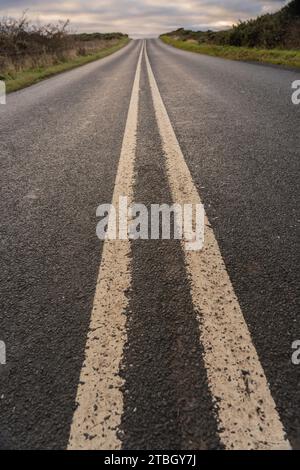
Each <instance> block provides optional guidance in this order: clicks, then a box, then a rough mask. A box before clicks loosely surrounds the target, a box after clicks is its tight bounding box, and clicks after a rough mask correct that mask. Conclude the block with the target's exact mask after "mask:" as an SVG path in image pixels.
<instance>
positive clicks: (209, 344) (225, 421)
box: [145, 47, 290, 450]
mask: <svg viewBox="0 0 300 470" xmlns="http://www.w3.org/2000/svg"><path fill="white" fill-rule="evenodd" d="M145 55H146V63H147V70H148V75H149V80H150V86H151V91H152V97H153V103H154V108H155V113H156V118H157V122H158V127H159V131H160V135H161V139H162V144H163V149H164V152H165V155H166V164H167V173H168V179H169V183H170V187H171V192H172V198H173V200H174V201H176V203H178V204H189V203H190V204H200V203H201V200H200V197H199V194H198V191H197V189H196V187H195V185H194V183H193V180H192V176H191V174H190V171H189V169H188V167H187V165H186V162H185V160H184V157H183V154H182V151H181V149H180V146H179V143H178V140H177V138H176V135H175V133H174V130H173V127H172V124H171V122H170V119H169V116H168V113H167V110H166V108H165V106H164V103H163V101H162V98H161V95H160V92H159V89H158V86H157V83H156V80H155V77H154V75H153V72H152V68H151V65H150V62H149V59H148V55H147V50H146V47H145ZM206 225H207V227H206V233H205V244H204V249H203V250H202V251H201V252H199V251H198V252H196V251H186V250H183V251H184V256H185V263H186V269H187V272H188V275H189V278H190V282H191V294H192V299H193V304H194V308H195V311H196V312H197V316H198V320H199V330H200V341H201V343H202V344H203V347H204V362H205V366H206V369H207V376H208V383H209V387H210V391H211V394H212V397H213V400H214V404H215V411H216V414H217V418H218V429H219V435H220V439H221V441H222V442H223V444H224V446H225V448H227V449H261V450H262V449H290V445H289V442H288V441H287V439H286V437H285V432H284V429H283V426H282V424H281V421H280V418H279V415H278V413H277V411H276V407H275V403H274V400H273V398H272V396H271V393H270V390H269V386H268V383H267V379H266V377H265V374H264V371H263V369H262V366H261V364H260V361H259V358H258V355H257V352H256V350H255V347H254V345H253V343H252V340H251V336H250V333H249V330H248V327H247V325H246V322H245V320H244V317H243V314H242V311H241V308H240V305H239V302H238V300H237V298H236V296H235V293H234V289H233V286H232V284H231V281H230V278H229V276H228V273H227V270H226V267H225V264H224V261H223V259H222V255H221V252H220V249H219V246H218V243H217V240H216V238H215V236H214V233H213V230H212V229H211V227H210V224H209V222H208V220H207V218H206ZM183 248H184V247H183Z"/></svg>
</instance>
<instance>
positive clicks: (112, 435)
mask: <svg viewBox="0 0 300 470" xmlns="http://www.w3.org/2000/svg"><path fill="white" fill-rule="evenodd" d="M143 49H144V42H143V44H142V48H141V52H140V56H139V60H138V64H137V69H136V74H135V79H134V84H133V89H132V95H131V101H130V106H129V111H128V116H127V122H126V128H125V133H124V139H123V144H122V150H121V156H120V161H119V166H118V172H117V177H116V181H115V189H114V194H113V201H112V204H113V205H114V207H115V208H116V211H117V213H118V204H119V197H120V196H127V198H128V204H131V203H132V201H133V181H134V160H135V153H136V132H137V123H138V103H139V85H140V75H141V60H142V55H143ZM130 254H131V250H130V242H129V241H128V240H122V241H105V242H104V247H103V253H102V260H101V266H100V271H99V276H98V281H97V287H96V293H95V298H94V305H93V310H92V315H91V321H90V330H89V333H88V338H87V343H86V351H85V360H84V364H83V367H82V371H81V376H80V384H79V386H78V391H77V398H76V402H77V404H78V407H77V409H76V411H75V413H74V416H73V422H72V425H71V432H70V439H69V445H68V448H69V449H87V450H97V449H99V450H101V449H105V450H115V449H120V448H121V441H120V439H119V438H118V435H117V430H118V426H119V425H120V420H121V416H122V412H123V395H122V392H121V390H120V388H121V387H122V385H123V381H122V379H121V378H120V376H119V366H120V362H121V360H122V355H123V347H124V344H125V342H126V339H127V337H126V330H125V323H126V317H125V315H124V311H125V309H126V307H127V305H128V299H127V297H126V291H128V289H129V287H130V285H131V265H130Z"/></svg>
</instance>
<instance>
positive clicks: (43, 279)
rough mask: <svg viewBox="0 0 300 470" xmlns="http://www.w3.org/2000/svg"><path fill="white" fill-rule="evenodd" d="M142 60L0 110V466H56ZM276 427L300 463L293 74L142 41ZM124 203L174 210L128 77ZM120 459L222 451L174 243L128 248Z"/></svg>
mask: <svg viewBox="0 0 300 470" xmlns="http://www.w3.org/2000/svg"><path fill="white" fill-rule="evenodd" d="M140 46H141V42H139V41H133V42H131V43H130V44H129V45H128V46H126V47H125V48H124V49H122V50H121V51H119V52H117V53H116V54H114V55H112V56H110V57H107V58H105V59H102V60H100V61H98V62H95V63H92V64H89V65H86V66H84V67H81V68H79V69H76V70H73V71H71V72H67V73H65V74H62V75H59V76H57V77H54V78H51V79H49V80H46V81H44V82H41V83H39V84H38V85H35V86H33V87H30V88H28V89H25V90H23V91H20V92H17V93H14V94H11V95H9V96H8V99H7V105H6V106H0V137H1V145H0V179H1V184H0V195H1V197H0V214H1V221H0V256H1V269H0V340H2V341H5V343H6V346H7V364H6V365H5V366H0V416H1V427H0V448H2V449H4V448H8V449H64V448H66V447H67V444H68V439H69V432H70V425H71V421H72V416H73V412H74V409H75V398H76V391H77V386H78V381H79V376H80V370H81V366H82V362H83V358H84V349H85V344H86V337H87V331H88V326H89V320H90V315H91V308H92V303H93V298H94V294H95V287H96V279H97V276H98V271H99V266H100V262H101V251H102V243H101V242H100V241H99V240H98V239H97V237H96V233H95V231H96V224H97V219H96V208H97V207H98V205H99V204H102V203H109V202H110V201H111V199H112V194H113V190H114V182H115V177H116V173H117V167H118V159H119V156H120V151H121V146H122V139H123V134H124V129H125V123H126V117H127V112H128V106H129V100H130V96H131V90H132V84H133V80H134V75H135V70H136V64H137V60H138V55H139V51H140ZM147 50H148V55H149V59H150V62H151V65H152V68H153V72H154V75H155V77H156V80H157V83H158V87H159V89H160V92H161V95H162V98H163V100H164V103H165V105H166V108H167V111H168V114H169V116H170V119H171V122H172V125H173V127H174V130H175V132H176V135H177V138H178V141H179V143H180V146H181V148H182V151H183V154H184V156H185V159H186V162H187V164H188V167H189V169H190V171H191V174H192V177H193V179H194V182H195V184H196V186H197V189H198V191H199V193H200V195H201V198H202V200H203V202H204V205H205V209H206V212H207V214H208V217H209V219H210V223H211V225H212V227H213V230H214V233H215V236H216V238H217V240H218V243H219V246H220V249H221V253H222V256H223V258H224V261H225V264H226V268H227V270H228V273H229V275H230V278H231V281H232V283H233V286H234V289H235V292H236V295H237V297H238V300H239V303H240V305H241V307H242V311H243V313H244V316H245V319H246V322H247V325H248V327H249V330H250V333H251V336H252V340H253V343H254V345H255V347H256V350H257V352H258V355H259V358H260V361H261V363H262V365H263V368H264V371H265V373H266V376H267V379H268V382H269V386H270V390H271V393H272V396H273V398H274V400H275V402H276V405H277V407H278V411H279V415H280V418H281V421H282V423H283V424H284V426H285V429H286V431H287V435H288V438H289V440H290V442H291V444H292V445H293V447H294V448H300V411H299V410H300V366H295V365H293V364H292V361H291V356H292V352H293V351H292V343H293V341H295V340H297V339H300V321H299V290H298V286H299V250H298V249H297V247H298V240H299V221H300V215H299V189H298V181H299V156H300V139H299V124H300V122H299V119H300V106H295V105H293V104H292V102H291V94H292V90H291V83H292V82H293V81H294V80H296V79H299V73H298V72H295V71H291V70H284V69H280V68H273V67H269V66H263V65H257V64H248V63H241V62H233V61H227V60H223V59H217V58H213V57H207V56H201V55H198V54H193V53H187V52H183V51H179V50H177V49H173V48H171V47H169V46H166V45H165V44H162V43H161V42H160V41H159V40H148V41H147ZM135 165H136V168H135V170H136V181H135V187H134V191H135V198H136V202H142V203H145V204H150V203H159V202H164V203H168V202H171V197H170V190H169V188H168V182H167V178H166V170H165V166H164V158H163V152H162V148H161V142H160V137H159V132H158V129H157V124H156V120H155V116H154V109H153V104H152V100H151V95H150V89H149V83H148V79H147V75H146V68H145V62H144V60H143V62H142V77H141V92H140V105H139V127H138V134H137V154H136V164H135ZM132 266H133V284H132V289H131V292H130V293H129V294H128V295H129V299H130V302H129V307H128V311H127V336H128V339H127V344H126V347H125V351H124V357H123V361H122V366H121V375H122V377H123V378H124V379H125V385H124V389H123V393H124V413H123V416H122V421H121V427H120V430H119V435H120V438H121V439H122V442H123V447H124V449H135V448H143V449H153V448H157V449H178V448H182V449H192V448H197V449H215V448H222V444H221V443H220V441H219V438H218V434H217V423H216V418H215V416H214V414H213V409H212V401H211V397H210V393H209V389H208V385H207V377H206V371H205V367H204V363H203V350H202V346H201V344H200V342H199V331H198V327H197V324H196V318H195V314H194V312H193V307H192V303H191V298H190V287H189V281H188V279H187V278H186V273H185V269H184V261H183V255H182V252H181V250H180V246H179V242H178V243H177V242H168V241H163V242H157V241H156V242H155V241H149V242H148V241H134V242H132Z"/></svg>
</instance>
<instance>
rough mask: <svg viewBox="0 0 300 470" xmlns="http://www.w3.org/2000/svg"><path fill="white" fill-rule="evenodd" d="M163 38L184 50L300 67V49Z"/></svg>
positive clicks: (164, 40) (233, 58)
mask: <svg viewBox="0 0 300 470" xmlns="http://www.w3.org/2000/svg"><path fill="white" fill-rule="evenodd" d="M161 40H162V41H163V42H165V43H166V44H169V45H171V46H173V47H177V48H178V49H183V50H184V51H190V52H197V53H199V54H206V55H211V56H214V57H223V58H225V59H231V60H244V61H254V62H263V63H267V64H275V65H282V66H286V67H296V68H300V50H281V49H255V48H248V47H235V46H217V45H214V44H197V43H195V42H192V41H191V42H189V41H182V40H180V39H173V38H170V37H169V36H161Z"/></svg>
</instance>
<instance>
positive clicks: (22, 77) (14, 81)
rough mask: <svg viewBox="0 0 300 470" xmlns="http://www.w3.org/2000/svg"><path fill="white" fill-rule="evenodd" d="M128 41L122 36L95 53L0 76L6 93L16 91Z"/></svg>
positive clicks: (110, 51) (89, 60) (109, 52)
mask: <svg viewBox="0 0 300 470" xmlns="http://www.w3.org/2000/svg"><path fill="white" fill-rule="evenodd" d="M129 42H130V39H128V38H122V39H120V41H119V42H118V43H117V44H115V45H113V46H111V47H108V48H107V49H101V50H100V51H99V52H97V53H95V54H90V55H85V56H80V57H76V58H75V59H72V60H69V61H64V62H60V63H58V64H55V65H52V66H50V67H40V68H36V69H32V70H25V71H21V72H17V73H14V74H13V75H7V76H5V75H4V76H3V77H1V78H2V79H4V81H5V84H6V91H7V93H11V92H12V91H17V90H20V89H22V88H25V87H28V86H30V85H33V84H34V83H38V82H40V81H41V80H44V79H45V78H49V77H52V76H53V75H57V74H59V73H61V72H66V71H67V70H72V69H74V68H76V67H80V66H81V65H85V64H88V63H90V62H93V61H95V60H98V59H102V58H103V57H107V56H109V55H111V54H113V53H114V52H117V51H118V50H120V49H122V47H124V46H126V44H128V43H129Z"/></svg>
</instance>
